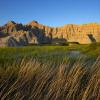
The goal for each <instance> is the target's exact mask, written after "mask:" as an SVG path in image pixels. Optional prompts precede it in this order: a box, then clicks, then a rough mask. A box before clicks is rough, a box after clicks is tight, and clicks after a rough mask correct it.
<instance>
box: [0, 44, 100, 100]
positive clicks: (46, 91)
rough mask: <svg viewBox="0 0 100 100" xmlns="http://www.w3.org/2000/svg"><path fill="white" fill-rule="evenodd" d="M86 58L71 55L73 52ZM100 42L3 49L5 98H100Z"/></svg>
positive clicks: (0, 90) (0, 68) (0, 73)
mask: <svg viewBox="0 0 100 100" xmlns="http://www.w3.org/2000/svg"><path fill="white" fill-rule="evenodd" d="M73 50H75V51H80V52H82V53H83V54H85V55H87V56H86V57H75V58H74V57H69V56H68V55H67V53H68V52H70V51H73ZM99 51H100V44H99V43H98V44H90V45H73V46H26V47H5V48H0V99H1V100H92V99H93V100H99V99H100V57H98V56H100V52H99Z"/></svg>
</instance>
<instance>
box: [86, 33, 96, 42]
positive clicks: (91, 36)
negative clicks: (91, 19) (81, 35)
mask: <svg viewBox="0 0 100 100" xmlns="http://www.w3.org/2000/svg"><path fill="white" fill-rule="evenodd" d="M88 37H89V39H90V40H91V42H93V43H96V39H95V38H94V36H93V35H92V34H88Z"/></svg>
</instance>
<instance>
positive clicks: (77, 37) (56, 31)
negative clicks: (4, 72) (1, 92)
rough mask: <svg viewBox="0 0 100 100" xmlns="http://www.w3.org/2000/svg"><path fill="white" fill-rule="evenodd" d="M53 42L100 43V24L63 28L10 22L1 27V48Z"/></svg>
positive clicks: (72, 25)
mask: <svg viewBox="0 0 100 100" xmlns="http://www.w3.org/2000/svg"><path fill="white" fill-rule="evenodd" d="M53 41H56V42H59V41H65V42H77V43H79V44H89V43H95V42H100V24H97V23H89V24H83V25H75V24H67V25H64V26H62V27H49V26H45V25H42V24H39V23H38V22H37V21H32V22H30V23H28V24H25V25H23V24H20V23H15V22H14V21H9V22H8V23H7V24H5V25H4V26H1V27H0V46H25V45H33V44H37V45H38V44H50V43H52V42H53Z"/></svg>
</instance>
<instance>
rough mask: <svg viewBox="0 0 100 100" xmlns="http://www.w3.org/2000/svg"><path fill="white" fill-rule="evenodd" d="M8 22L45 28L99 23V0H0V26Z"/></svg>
mask: <svg viewBox="0 0 100 100" xmlns="http://www.w3.org/2000/svg"><path fill="white" fill-rule="evenodd" d="M10 20H13V21H15V22H17V23H23V24H27V23H29V22H31V21H32V20H35V21H38V22H39V23H41V24H44V25H47V26H63V25H64V24H85V23H92V22H96V23H100V0H0V25H4V24H5V23H7V22H8V21H10Z"/></svg>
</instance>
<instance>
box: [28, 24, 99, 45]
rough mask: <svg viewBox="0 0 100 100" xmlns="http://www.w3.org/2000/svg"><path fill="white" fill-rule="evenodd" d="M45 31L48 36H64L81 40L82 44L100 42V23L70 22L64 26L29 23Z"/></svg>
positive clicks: (71, 40) (72, 40) (73, 40)
mask: <svg viewBox="0 0 100 100" xmlns="http://www.w3.org/2000/svg"><path fill="white" fill-rule="evenodd" d="M29 25H31V26H36V27H38V28H39V29H42V30H43V31H44V33H43V34H45V35H46V36H48V37H52V38H53V39H54V38H58V39H60V38H63V39H66V41H69V42H79V43H80V44H88V43H91V42H100V24H96V23H90V24H83V25H75V24H68V25H64V26H63V27H56V28H55V27H54V28H53V27H47V26H44V25H41V24H38V23H34V22H33V23H29Z"/></svg>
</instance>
